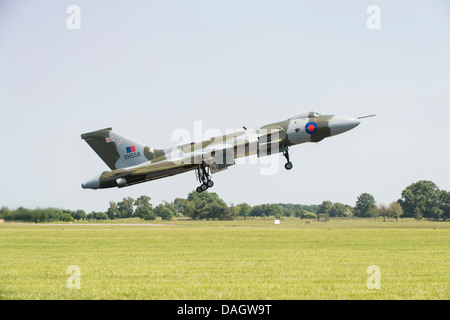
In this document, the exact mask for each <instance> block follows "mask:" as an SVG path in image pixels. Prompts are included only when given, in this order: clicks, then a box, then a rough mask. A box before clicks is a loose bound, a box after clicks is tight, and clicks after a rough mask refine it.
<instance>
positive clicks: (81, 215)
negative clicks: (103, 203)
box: [72, 210, 86, 220]
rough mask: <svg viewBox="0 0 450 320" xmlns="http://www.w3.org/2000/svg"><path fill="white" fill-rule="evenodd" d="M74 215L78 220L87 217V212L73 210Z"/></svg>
mask: <svg viewBox="0 0 450 320" xmlns="http://www.w3.org/2000/svg"><path fill="white" fill-rule="evenodd" d="M72 217H73V218H74V219H76V220H82V219H86V212H85V211H84V210H77V211H73V212H72Z"/></svg>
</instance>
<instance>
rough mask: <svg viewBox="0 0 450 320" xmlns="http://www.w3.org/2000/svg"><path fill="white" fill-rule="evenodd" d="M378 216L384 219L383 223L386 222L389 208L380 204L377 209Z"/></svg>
mask: <svg viewBox="0 0 450 320" xmlns="http://www.w3.org/2000/svg"><path fill="white" fill-rule="evenodd" d="M377 212H378V216H379V217H383V221H386V217H387V216H388V207H387V206H386V205H384V204H380V205H379V206H378V209H377Z"/></svg>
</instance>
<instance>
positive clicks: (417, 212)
mask: <svg viewBox="0 0 450 320" xmlns="http://www.w3.org/2000/svg"><path fill="white" fill-rule="evenodd" d="M414 219H416V220H419V221H420V220H422V219H423V215H422V211H420V209H419V208H415V209H414Z"/></svg>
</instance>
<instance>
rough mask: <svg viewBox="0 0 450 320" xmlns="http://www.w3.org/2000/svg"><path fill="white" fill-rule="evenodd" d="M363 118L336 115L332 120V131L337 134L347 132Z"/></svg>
mask: <svg viewBox="0 0 450 320" xmlns="http://www.w3.org/2000/svg"><path fill="white" fill-rule="evenodd" d="M360 123H361V120H359V119H356V118H352V117H343V116H335V117H334V118H333V119H331V121H330V133H331V135H332V136H333V135H336V134H339V133H343V132H346V131H348V130H351V129H353V128H355V127H356V126H358V125H359V124H360Z"/></svg>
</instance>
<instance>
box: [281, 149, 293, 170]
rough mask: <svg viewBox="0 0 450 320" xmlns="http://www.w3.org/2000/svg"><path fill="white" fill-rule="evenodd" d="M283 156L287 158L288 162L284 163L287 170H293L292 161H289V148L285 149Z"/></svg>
mask: <svg viewBox="0 0 450 320" xmlns="http://www.w3.org/2000/svg"><path fill="white" fill-rule="evenodd" d="M283 156H284V157H285V158H286V160H287V162H286V164H285V165H284V168H285V169H286V170H291V169H292V162H291V161H289V150H286V151H283Z"/></svg>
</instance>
